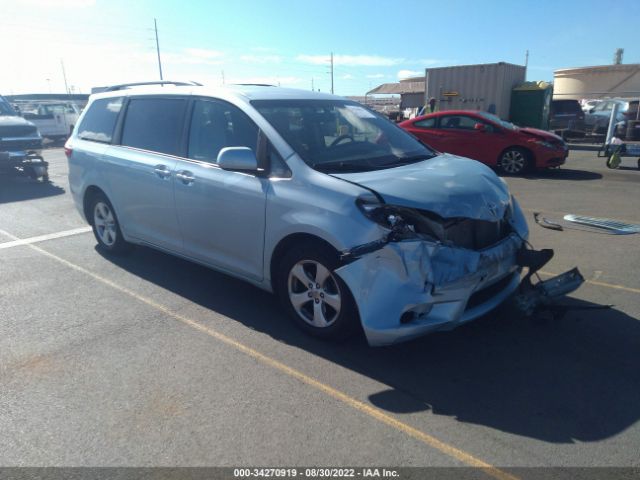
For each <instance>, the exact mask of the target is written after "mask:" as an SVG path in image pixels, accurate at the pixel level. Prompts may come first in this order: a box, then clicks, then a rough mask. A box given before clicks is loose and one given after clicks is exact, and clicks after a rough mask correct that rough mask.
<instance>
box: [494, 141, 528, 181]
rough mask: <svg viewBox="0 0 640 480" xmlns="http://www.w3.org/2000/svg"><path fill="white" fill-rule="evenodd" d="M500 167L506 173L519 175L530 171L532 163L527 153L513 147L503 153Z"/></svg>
mask: <svg viewBox="0 0 640 480" xmlns="http://www.w3.org/2000/svg"><path fill="white" fill-rule="evenodd" d="M498 165H499V166H500V169H501V170H502V171H503V172H504V173H507V174H510V175H518V174H521V173H524V172H526V171H527V170H529V168H530V167H531V161H530V159H529V154H528V152H527V151H525V150H523V149H521V148H515V147H513V148H509V149H508V150H505V151H504V152H503V153H502V155H501V156H500V159H499V162H498Z"/></svg>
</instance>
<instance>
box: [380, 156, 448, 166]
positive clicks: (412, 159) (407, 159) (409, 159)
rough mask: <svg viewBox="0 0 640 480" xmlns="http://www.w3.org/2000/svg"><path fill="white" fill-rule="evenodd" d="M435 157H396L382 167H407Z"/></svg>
mask: <svg viewBox="0 0 640 480" xmlns="http://www.w3.org/2000/svg"><path fill="white" fill-rule="evenodd" d="M435 156H436V155H435V154H428V155H425V154H422V155H412V156H410V157H398V158H397V159H396V160H394V161H393V162H389V163H385V164H384V166H385V167H390V166H392V165H395V166H400V165H409V164H411V163H417V162H421V161H423V160H429V159H431V158H433V157H435Z"/></svg>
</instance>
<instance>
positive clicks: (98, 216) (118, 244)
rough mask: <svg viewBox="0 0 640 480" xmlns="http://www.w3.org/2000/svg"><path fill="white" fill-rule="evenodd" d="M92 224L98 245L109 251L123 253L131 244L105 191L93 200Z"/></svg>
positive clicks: (96, 195) (97, 194)
mask: <svg viewBox="0 0 640 480" xmlns="http://www.w3.org/2000/svg"><path fill="white" fill-rule="evenodd" d="M89 211H90V212H91V215H92V218H91V226H92V227H93V234H94V236H95V237H96V240H97V241H98V246H99V247H100V248H101V249H102V250H104V251H107V252H109V253H123V252H125V251H127V250H129V249H130V248H131V244H130V243H129V242H127V241H126V240H125V239H124V237H123V236H122V231H121V230H120V224H119V223H118V217H116V212H115V211H114V209H113V206H112V205H111V202H110V201H109V199H108V198H107V197H106V196H105V195H104V194H103V193H96V194H95V195H94V196H93V198H92V201H91V209H90V210H89Z"/></svg>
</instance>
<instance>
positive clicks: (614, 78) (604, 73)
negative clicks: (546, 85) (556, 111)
mask: <svg viewBox="0 0 640 480" xmlns="http://www.w3.org/2000/svg"><path fill="white" fill-rule="evenodd" d="M639 96H640V64H638V63H631V64H626V65H602V66H597V67H579V68H563V69H562V70H556V71H555V72H554V74H553V98H554V99H557V100H561V99H573V100H580V99H582V98H604V97H639Z"/></svg>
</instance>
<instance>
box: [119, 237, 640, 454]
mask: <svg viewBox="0 0 640 480" xmlns="http://www.w3.org/2000/svg"><path fill="white" fill-rule="evenodd" d="M108 259H109V260H110V261H112V262H114V263H115V264H117V265H118V266H120V267H121V268H123V269H125V270H127V271H128V272H130V273H132V274H134V275H136V276H138V277H140V278H142V279H145V280H147V281H150V282H153V283H155V284H156V285H158V286H160V287H162V288H164V289H167V290H169V291H171V292H174V293H176V294H178V295H180V296H182V297H183V298H185V299H187V300H189V301H191V302H194V303H196V304H198V305H201V306H203V307H205V308H207V309H210V310H212V311H215V312H217V313H219V314H221V315H224V316H226V317H229V318H230V319H231V320H230V321H236V322H240V323H241V324H243V325H245V326H246V327H248V328H251V329H253V330H256V331H260V332H262V333H264V334H267V335H269V336H271V337H272V338H274V339H277V340H278V341H281V342H284V343H287V344H290V345H294V346H295V347H296V348H299V349H303V350H305V351H308V352H310V353H312V354H314V355H318V356H320V357H322V358H325V359H327V360H329V361H331V362H333V363H335V364H337V365H340V366H342V367H345V368H348V369H350V370H353V371H355V372H358V373H359V374H361V375H365V376H367V377H370V378H372V379H374V380H376V381H378V382H380V383H383V384H385V385H387V386H388V388H387V389H384V390H382V391H380V392H377V393H375V394H373V395H371V396H370V397H369V401H370V402H371V403H372V404H373V405H375V406H377V407H378V408H380V409H383V410H385V411H388V412H394V413H407V412H426V411H430V412H432V413H433V414H436V415H446V416H449V417H453V418H455V419H456V420H457V421H459V422H466V423H471V424H477V425H483V426H486V427H489V428H493V429H496V430H500V431H504V432H509V433H512V434H516V435H522V436H526V437H531V438H535V439H539V440H542V441H546V442H551V443H573V442H575V441H580V442H592V441H597V440H602V439H605V438H609V437H611V436H613V435H615V434H618V433H620V432H622V431H623V430H625V429H626V428H628V427H629V426H631V425H632V424H634V423H635V422H637V421H638V420H639V419H640V355H639V352H640V322H639V321H638V319H636V318H632V317H631V316H629V315H627V314H625V313H623V312H621V311H619V310H617V309H615V308H611V309H606V310H575V311H569V312H568V313H567V315H566V316H565V317H564V318H563V319H560V320H554V321H546V322H544V321H541V320H530V319H524V318H521V317H520V316H518V315H517V314H516V313H514V311H513V310H512V309H510V308H509V307H503V308H502V309H500V310H499V311H497V312H495V313H493V314H490V315H488V316H485V317H484V318H482V319H479V320H477V321H476V322H472V323H470V324H468V325H466V326H463V327H461V328H459V329H457V330H454V331H452V332H443V333H435V334H432V335H430V336H427V337H423V338H421V339H417V340H414V341H412V342H409V343H404V344H400V345H397V346H392V347H385V348H375V349H374V348H370V347H368V345H367V344H366V342H365V340H364V338H363V337H362V335H360V336H356V337H355V338H352V339H350V340H348V341H346V342H343V343H331V342H323V341H320V340H316V339H314V338H311V337H309V336H307V335H305V334H303V333H302V332H300V331H299V330H298V329H297V328H295V327H294V326H293V324H292V323H291V321H290V320H289V319H288V318H286V316H285V315H284V314H283V313H282V311H281V310H280V308H279V305H278V302H277V300H276V298H275V297H274V296H273V295H270V294H269V293H267V292H264V291H262V290H260V289H258V288H255V287H252V286H250V285H248V284H246V283H244V282H242V281H239V280H236V279H233V278H231V277H228V276H225V275H223V274H219V273H216V272H214V271H212V270H209V269H206V268H204V267H200V266H198V265H195V264H192V263H189V262H187V261H183V260H181V259H178V258H176V257H172V256H169V255H165V254H163V253H159V252H156V251H153V250H150V249H146V248H137V249H135V251H134V252H132V253H131V254H130V255H128V256H125V257H119V258H112V257H108ZM247 299H250V300H249V301H248V300H247ZM567 302H568V303H571V304H572V305H574V306H577V307H589V306H594V305H593V304H590V303H588V302H584V301H580V300H577V299H567Z"/></svg>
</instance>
